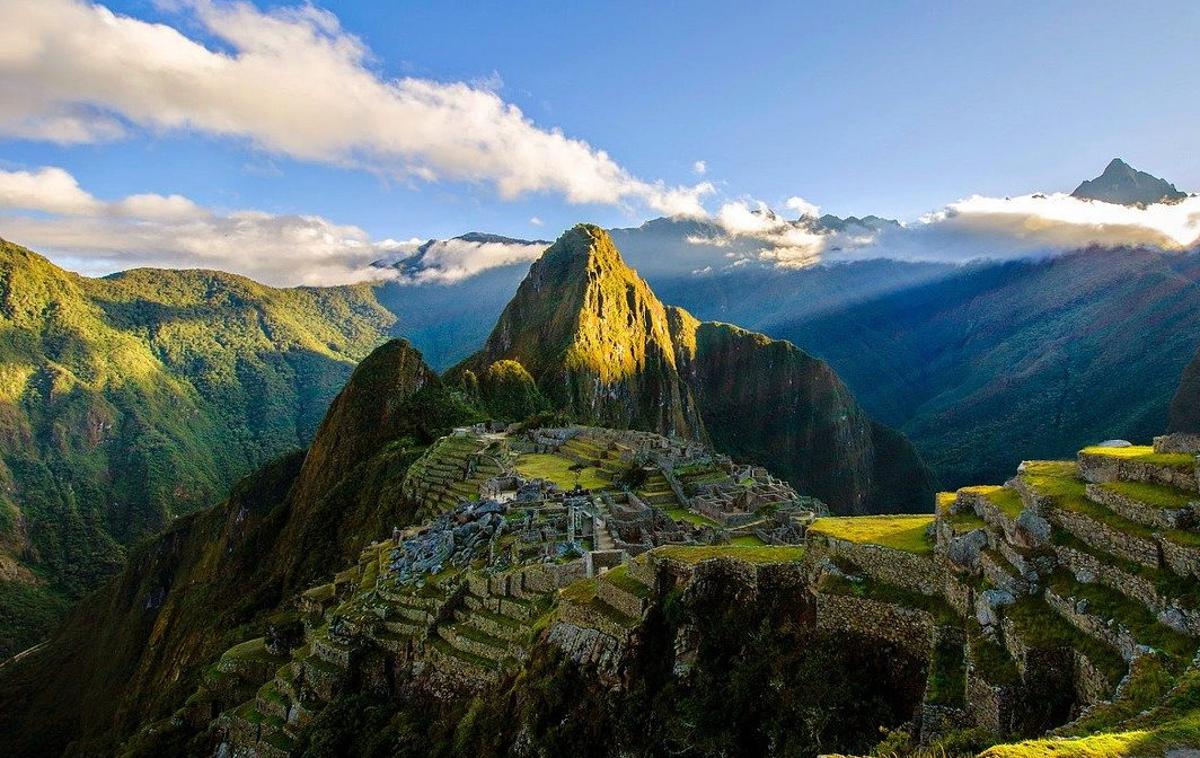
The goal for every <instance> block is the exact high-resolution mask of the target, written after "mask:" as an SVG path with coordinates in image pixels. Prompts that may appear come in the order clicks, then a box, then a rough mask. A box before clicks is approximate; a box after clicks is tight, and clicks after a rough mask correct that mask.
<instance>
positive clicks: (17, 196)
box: [0, 167, 415, 285]
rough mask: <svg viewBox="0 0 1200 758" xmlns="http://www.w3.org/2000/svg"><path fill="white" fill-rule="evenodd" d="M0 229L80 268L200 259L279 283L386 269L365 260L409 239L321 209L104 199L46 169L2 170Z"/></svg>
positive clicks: (198, 263) (347, 277)
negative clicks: (380, 235)
mask: <svg viewBox="0 0 1200 758" xmlns="http://www.w3.org/2000/svg"><path fill="white" fill-rule="evenodd" d="M31 212H32V213H31ZM0 236H3V237H5V238H6V239H10V240H13V241H15V242H19V243H21V244H23V245H28V246H29V247H32V248H34V249H37V250H39V251H42V252H46V253H50V254H52V255H54V257H55V258H57V259H58V260H60V261H61V262H63V263H64V264H66V265H69V266H70V267H72V268H75V269H77V270H81V271H84V272H86V273H93V274H100V273H109V272H111V271H114V270H118V269H124V268H129V267H131V266H164V267H170V268H195V267H202V268H216V269H220V270H223V271H232V272H236V273H240V274H245V275H247V276H250V277H252V278H254V279H257V280H259V281H263V282H267V283H270V284H278V285H296V284H342V283H348V282H355V281H363V280H365V279H378V278H383V277H390V276H394V275H395V272H393V271H389V270H386V269H379V268H375V267H372V266H370V264H371V262H373V261H375V260H376V259H378V258H380V257H383V256H385V255H388V254H392V255H395V254H396V253H397V252H398V251H399V252H402V251H403V250H404V249H405V245H408V244H411V243H399V242H396V241H394V240H383V241H382V242H373V241H372V240H371V238H370V236H369V235H368V234H367V233H366V232H365V231H363V230H362V229H360V228H358V227H356V226H350V225H341V224H335V223H333V222H331V221H328V220H326V219H324V218H321V217H320V216H307V215H275V214H269V213H262V212H260V211H253V210H239V211H233V212H229V213H224V214H221V213H216V212H214V211H212V210H209V209H205V208H202V207H200V206H198V205H196V204H195V203H193V202H192V201H191V200H189V199H187V198H185V197H181V196H179V195H169V196H164V195H150V194H143V195H131V196H129V197H126V198H124V199H121V200H118V201H116V202H104V201H102V200H99V199H97V198H96V197H94V196H93V195H91V194H90V193H89V192H87V191H86V190H84V189H83V188H81V187H80V186H79V184H78V182H76V181H75V178H74V177H73V176H71V175H70V174H69V173H67V172H66V171H64V170H62V169H61V168H53V167H49V168H42V169H38V170H37V171H0ZM411 249H415V245H412V246H411V248H410V252H411Z"/></svg>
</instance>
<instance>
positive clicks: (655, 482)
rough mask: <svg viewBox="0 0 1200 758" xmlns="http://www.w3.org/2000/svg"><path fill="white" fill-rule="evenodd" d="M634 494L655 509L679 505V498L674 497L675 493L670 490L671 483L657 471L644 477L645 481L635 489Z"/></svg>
mask: <svg viewBox="0 0 1200 758" xmlns="http://www.w3.org/2000/svg"><path fill="white" fill-rule="evenodd" d="M636 493H637V496H638V497H639V498H641V499H642V502H644V503H647V504H649V505H653V506H654V507H655V508H663V509H667V508H674V507H677V506H678V505H679V498H677V497H675V491H674V490H673V489H671V483H670V482H668V481H667V477H666V476H665V475H664V474H663V473H662V472H661V471H658V470H655V471H653V472H652V473H649V474H648V475H647V476H646V481H644V482H643V483H642V485H641V486H640V487H638V488H637V490H636Z"/></svg>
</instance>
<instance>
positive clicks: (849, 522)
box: [808, 513, 933, 555]
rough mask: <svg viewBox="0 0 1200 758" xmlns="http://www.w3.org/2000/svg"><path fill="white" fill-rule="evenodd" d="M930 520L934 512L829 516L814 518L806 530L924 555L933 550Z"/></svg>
mask: <svg viewBox="0 0 1200 758" xmlns="http://www.w3.org/2000/svg"><path fill="white" fill-rule="evenodd" d="M932 523H933V515H932V514H923V513H922V514H904V515H883V516H828V517H825V518H819V519H817V520H816V521H814V522H813V523H812V525H811V526H810V527H809V528H808V530H809V532H812V533H815V534H823V535H826V536H828V537H835V538H837V539H842V540H847V541H849V542H857V543H860V544H868V545H880V546H882V547H890V548H893V549H896V550H903V551H905V552H908V553H916V554H917V555H927V554H929V553H931V552H933V543H932V542H931V541H930V539H929V536H928V534H927V532H928V530H929V525H930V524H932Z"/></svg>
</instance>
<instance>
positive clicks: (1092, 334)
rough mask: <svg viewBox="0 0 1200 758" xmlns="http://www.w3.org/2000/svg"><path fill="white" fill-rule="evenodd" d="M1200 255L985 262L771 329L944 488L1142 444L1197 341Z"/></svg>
mask: <svg viewBox="0 0 1200 758" xmlns="http://www.w3.org/2000/svg"><path fill="white" fill-rule="evenodd" d="M1198 284H1200V255H1196V254H1191V253H1161V252H1154V251H1149V250H1138V249H1128V248H1121V249H1113V250H1104V249H1089V250H1083V251H1080V252H1078V253H1075V254H1072V255H1065V256H1061V257H1057V258H1051V259H1047V260H1043V261H1020V262H1013V263H1007V264H980V265H973V266H970V267H967V268H966V269H964V270H963V271H961V272H960V273H959V274H957V275H955V276H952V277H948V278H946V279H943V280H940V281H937V282H933V283H930V284H926V285H923V286H920V287H916V288H912V289H909V290H905V291H902V292H900V293H897V294H894V295H888V296H884V297H881V298H875V299H872V300H869V301H867V302H865V303H861V304H859V305H855V306H852V307H849V308H846V309H843V310H841V311H838V312H836V313H834V314H830V315H826V316H821V317H817V318H810V319H803V320H798V321H794V322H791V323H788V324H777V325H775V326H772V327H770V328H769V329H768V331H769V332H770V333H771V334H773V335H775V336H778V337H782V338H786V339H788V340H790V341H792V342H795V343H796V344H798V345H803V346H804V347H805V349H807V350H811V351H812V352H813V353H814V354H816V355H818V356H820V357H822V358H824V359H825V360H827V361H829V363H830V364H831V365H832V366H833V367H834V369H835V370H837V372H838V375H839V376H841V377H842V379H843V380H845V382H846V383H847V384H848V385H849V386H850V387H851V388H852V389H853V390H854V392H855V395H856V397H857V398H858V399H859V401H860V402H861V403H862V405H863V407H864V408H866V409H867V411H868V412H869V413H871V414H872V415H874V416H875V417H876V418H878V419H880V420H881V421H883V422H884V423H887V424H889V425H891V426H893V427H895V428H897V429H899V430H900V431H901V432H903V433H904V434H905V436H907V437H908V438H909V439H910V440H911V441H912V442H913V444H914V445H916V447H917V449H918V450H919V451H920V452H921V455H922V457H923V458H924V459H925V460H926V461H927V462H928V463H929V465H930V466H931V467H932V468H933V469H934V471H935V472H937V474H938V477H939V479H940V480H941V483H942V484H943V486H961V485H964V484H967V483H970V482H980V481H983V482H995V483H999V482H1002V481H1003V480H1004V478H1005V477H1006V476H1008V475H1009V473H1010V472H1011V470H1012V468H1013V467H1014V466H1015V465H1016V464H1017V463H1019V462H1020V459H1021V456H1025V457H1040V458H1053V457H1060V456H1064V455H1070V454H1071V453H1072V452H1073V451H1074V450H1075V449H1077V448H1078V447H1079V446H1080V445H1082V444H1086V443H1088V442H1095V441H1100V440H1105V439H1111V438H1114V437H1115V438H1122V439H1148V438H1149V437H1151V436H1153V435H1154V434H1155V433H1158V432H1160V431H1161V430H1162V429H1163V428H1164V427H1166V426H1167V423H1166V420H1167V407H1168V404H1169V402H1170V399H1171V397H1172V395H1173V393H1175V390H1176V387H1177V385H1178V383H1179V377H1180V374H1181V372H1182V371H1183V369H1184V367H1185V366H1186V365H1187V363H1188V360H1189V359H1190V358H1191V357H1192V356H1193V355H1194V354H1195V353H1196V349H1197V346H1200V286H1198Z"/></svg>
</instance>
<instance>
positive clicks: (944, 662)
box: [927, 640, 967, 705]
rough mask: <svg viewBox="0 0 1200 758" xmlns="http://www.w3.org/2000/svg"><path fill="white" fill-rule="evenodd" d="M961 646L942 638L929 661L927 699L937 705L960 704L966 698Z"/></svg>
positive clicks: (965, 673)
mask: <svg viewBox="0 0 1200 758" xmlns="http://www.w3.org/2000/svg"><path fill="white" fill-rule="evenodd" d="M965 664H966V662H965V660H964V657H963V646H962V645H956V644H954V643H952V642H948V641H946V640H942V641H941V642H939V643H938V644H937V646H936V647H935V648H934V649H933V657H932V660H930V662H929V691H928V693H927V699H928V700H929V702H931V703H937V704H938V705H962V704H963V701H964V700H965V698H966V684H967V669H966V665H965Z"/></svg>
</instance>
